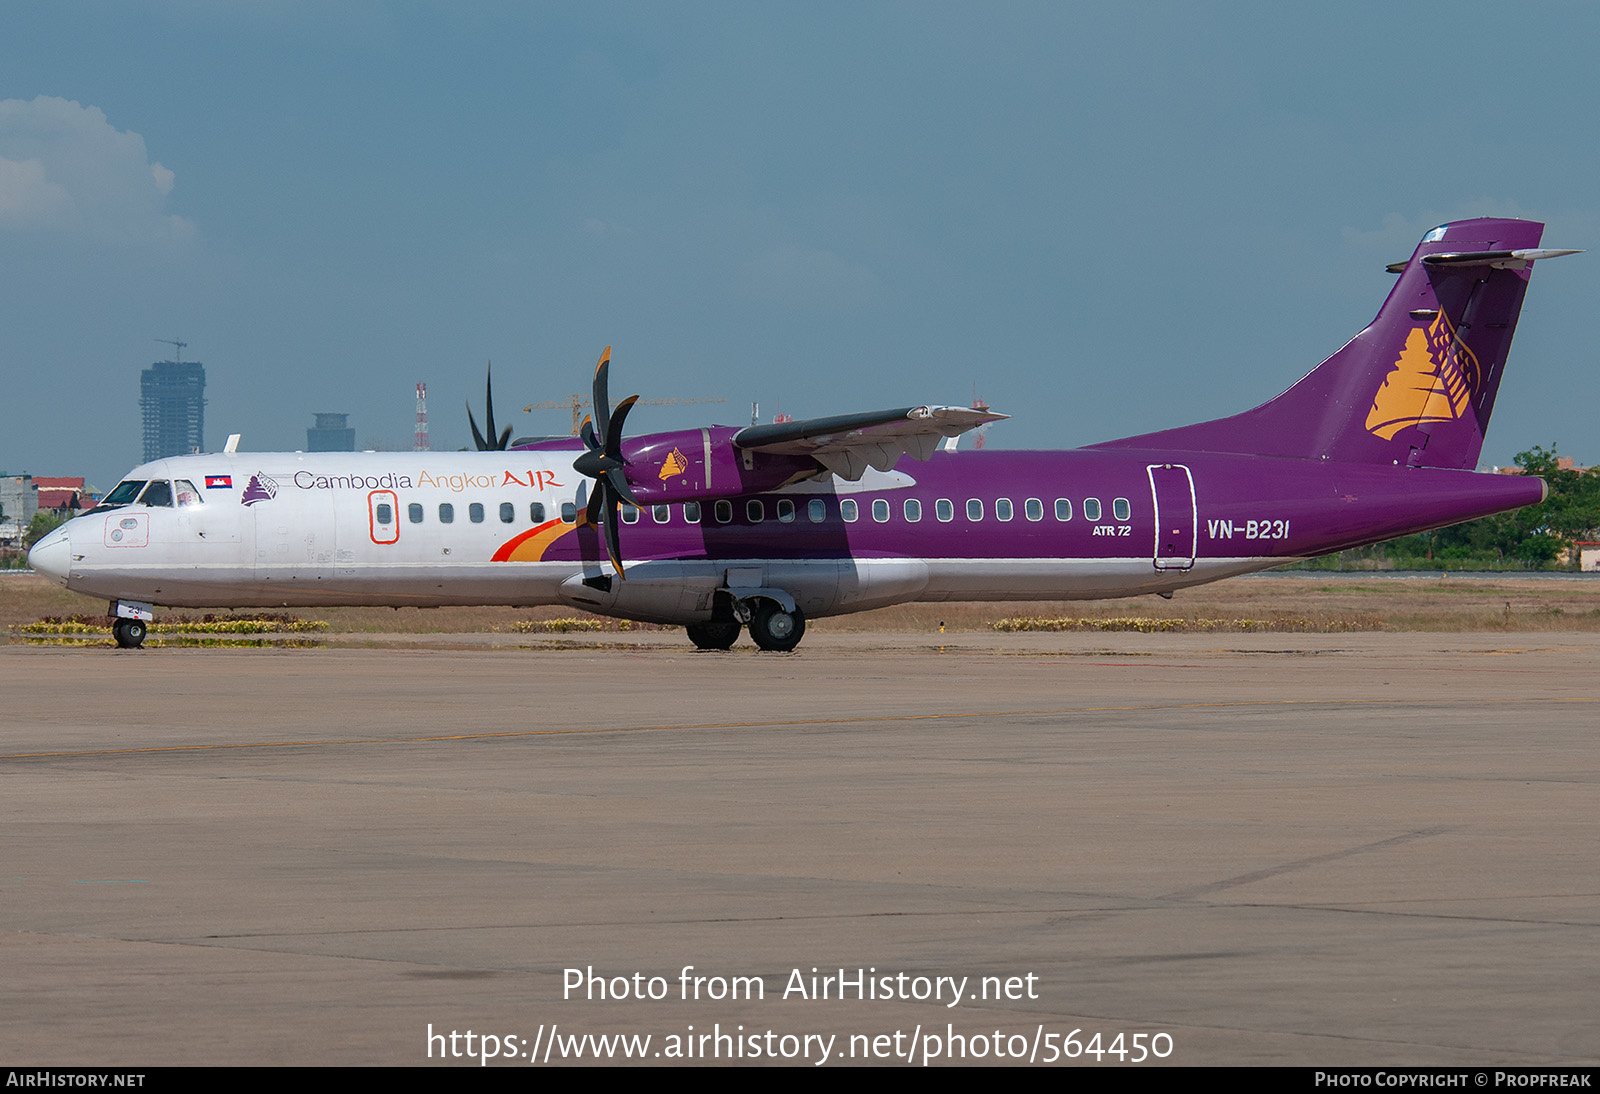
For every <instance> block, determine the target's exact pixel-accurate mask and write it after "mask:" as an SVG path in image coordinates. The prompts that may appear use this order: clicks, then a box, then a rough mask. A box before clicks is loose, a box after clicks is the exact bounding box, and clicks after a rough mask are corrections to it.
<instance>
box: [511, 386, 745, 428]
mask: <svg viewBox="0 0 1600 1094" xmlns="http://www.w3.org/2000/svg"><path fill="white" fill-rule="evenodd" d="M727 401H728V400H726V399H724V398H722V397H721V396H720V395H710V396H707V397H705V398H702V399H640V400H639V405H640V406H686V405H690V404H693V403H725V402H727ZM589 407H590V402H589V396H587V395H569V396H568V397H567V398H565V399H551V400H549V401H548V402H543V403H533V404H531V405H529V406H525V407H523V408H522V412H523V413H524V414H530V413H532V412H533V411H535V410H570V411H572V435H573V436H574V437H576V436H577V435H578V432H579V431H580V430H581V429H582V428H583V419H584V416H585V414H586V412H587V411H588V410H589Z"/></svg>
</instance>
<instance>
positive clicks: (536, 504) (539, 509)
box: [528, 501, 544, 524]
mask: <svg viewBox="0 0 1600 1094" xmlns="http://www.w3.org/2000/svg"><path fill="white" fill-rule="evenodd" d="M528 519H529V520H531V521H533V523H535V524H543V523H544V502H542V501H533V502H529V503H528Z"/></svg>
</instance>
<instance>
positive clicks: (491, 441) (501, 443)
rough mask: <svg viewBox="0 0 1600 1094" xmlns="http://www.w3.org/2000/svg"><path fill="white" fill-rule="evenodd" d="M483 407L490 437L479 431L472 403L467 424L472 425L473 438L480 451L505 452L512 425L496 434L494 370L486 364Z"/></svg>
mask: <svg viewBox="0 0 1600 1094" xmlns="http://www.w3.org/2000/svg"><path fill="white" fill-rule="evenodd" d="M483 409H484V413H485V414H486V415H487V416H488V422H487V425H488V427H489V437H488V439H487V440H485V439H484V436H483V434H482V433H479V432H478V423H477V421H476V420H475V419H474V418H473V417H472V404H470V403H469V404H467V424H468V425H470V426H471V427H472V440H473V443H475V444H476V445H477V446H478V451H479V452H504V451H505V448H506V444H507V442H509V441H510V440H511V427H510V426H506V427H505V428H504V429H502V430H501V431H500V435H499V436H498V437H497V436H495V432H494V370H493V369H492V368H491V367H488V366H485V368H484V370H483Z"/></svg>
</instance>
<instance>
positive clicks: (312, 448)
mask: <svg viewBox="0 0 1600 1094" xmlns="http://www.w3.org/2000/svg"><path fill="white" fill-rule="evenodd" d="M349 420H350V415H348V414H318V415H317V424H316V425H315V426H313V427H312V428H310V429H308V430H306V451H307V452H354V451H355V450H356V431H355V430H354V429H352V428H350V427H349V426H348V425H347V424H346V423H347V422H349Z"/></svg>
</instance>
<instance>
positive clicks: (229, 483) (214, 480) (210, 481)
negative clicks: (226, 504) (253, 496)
mask: <svg viewBox="0 0 1600 1094" xmlns="http://www.w3.org/2000/svg"><path fill="white" fill-rule="evenodd" d="M206 489H207V490H232V489H233V476H232V475H207V476H206Z"/></svg>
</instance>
